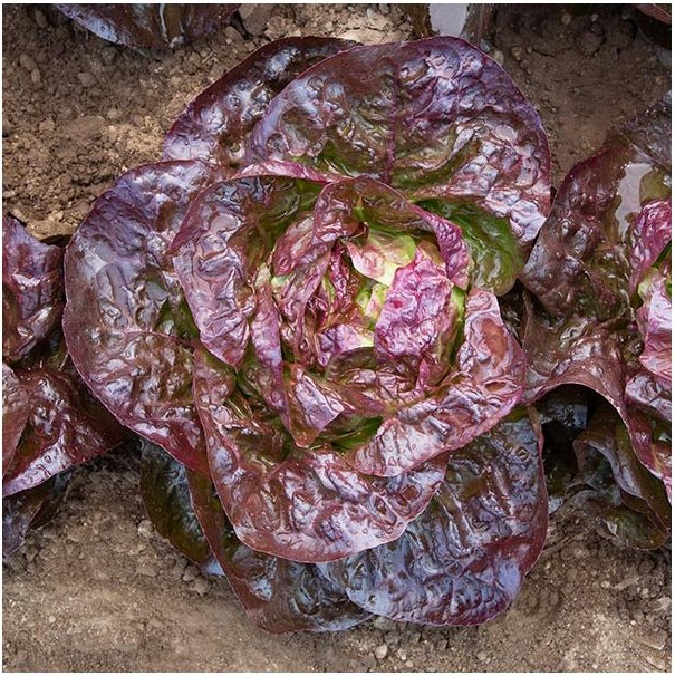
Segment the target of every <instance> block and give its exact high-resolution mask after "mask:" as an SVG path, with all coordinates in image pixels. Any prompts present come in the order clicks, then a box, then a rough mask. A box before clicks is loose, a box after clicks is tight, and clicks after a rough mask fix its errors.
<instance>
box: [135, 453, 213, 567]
mask: <svg viewBox="0 0 675 675" xmlns="http://www.w3.org/2000/svg"><path fill="white" fill-rule="evenodd" d="M140 487H141V495H142V496H143V503H144V504H145V510H146V512H147V514H148V517H149V518H150V520H151V521H152V524H153V525H154V526H155V529H156V530H157V531H158V532H159V533H160V534H161V535H162V536H163V537H165V538H166V539H168V540H169V541H170V542H171V544H172V545H173V546H174V548H176V549H177V550H178V551H180V552H181V553H182V554H183V555H184V556H186V557H187V558H189V559H190V560H192V561H193V562H194V563H196V564H197V565H202V566H205V565H208V563H209V562H210V560H211V559H212V557H213V556H212V555H211V548H210V546H209V543H208V541H207V540H206V538H205V537H204V532H203V531H202V528H201V525H200V524H199V521H198V520H197V517H196V515H195V512H194V509H193V506H192V498H191V495H190V490H189V487H188V478H187V469H186V468H185V467H184V466H183V465H182V464H180V463H179V462H177V461H176V460H175V459H174V458H173V457H172V456H171V455H169V454H168V453H166V452H165V451H164V450H162V448H160V447H159V446H157V445H154V444H153V443H150V442H148V441H145V442H144V443H143V459H142V463H141V482H140Z"/></svg>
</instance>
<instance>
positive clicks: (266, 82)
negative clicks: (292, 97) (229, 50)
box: [164, 37, 356, 167]
mask: <svg viewBox="0 0 675 675" xmlns="http://www.w3.org/2000/svg"><path fill="white" fill-rule="evenodd" d="M354 44H356V43H354V42H350V41H348V40H336V39H333V38H318V37H309V38H299V37H294V38H286V39H283V40H276V41H275V42H272V43H270V44H268V45H265V46H264V47H261V48H260V49H258V50H257V51H256V52H254V53H253V54H251V56H249V57H248V58H247V59H245V60H244V61H242V62H241V63H240V64H239V65H238V66H236V67H235V68H233V69H232V70H229V71H228V72H227V73H225V74H224V75H223V76H222V77H221V78H220V79H219V80H217V81H216V82H214V83H213V84H212V85H211V86H210V87H208V88H206V89H205V90H204V91H203V92H202V93H201V94H199V96H197V98H195V99H194V101H192V103H190V105H188V107H187V108H186V109H185V110H184V111H183V112H182V113H181V114H180V115H179V116H178V118H177V119H176V121H175V122H174V124H173V126H172V127H171V130H170V131H169V133H168V134H167V136H166V138H165V139H164V159H167V160H170V159H174V160H175V159H202V160H205V161H209V162H215V163H217V164H224V165H226V166H232V167H239V166H241V165H242V163H243V159H244V145H245V142H246V140H247V138H248V136H249V134H250V132H251V130H252V129H253V127H254V126H255V124H256V122H257V121H258V120H259V119H260V118H261V117H262V116H263V115H264V113H265V111H266V109H267V106H268V104H269V102H270V101H271V100H272V98H273V97H274V96H275V95H276V94H278V93H279V92H280V91H281V90H282V89H283V88H284V87H285V86H286V85H288V84H289V83H290V82H291V81H292V80H293V79H294V78H295V77H297V76H298V75H300V73H302V72H303V71H304V70H306V69H307V68H309V67H310V66H311V65H313V64H315V63H317V62H318V61H320V60H322V59H324V58H326V57H327V56H333V55H334V54H336V53H337V52H338V51H340V50H342V49H347V48H349V47H351V46H353V45H354Z"/></svg>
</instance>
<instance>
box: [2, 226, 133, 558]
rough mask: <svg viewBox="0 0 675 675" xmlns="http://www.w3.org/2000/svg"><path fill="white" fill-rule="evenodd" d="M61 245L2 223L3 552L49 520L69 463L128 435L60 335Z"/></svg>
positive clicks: (13, 546)
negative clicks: (90, 387) (91, 386)
mask: <svg viewBox="0 0 675 675" xmlns="http://www.w3.org/2000/svg"><path fill="white" fill-rule="evenodd" d="M63 291H64V289H63V249H62V248H60V247H59V246H55V245H51V244H46V243H42V242H39V241H37V240H36V239H34V238H33V237H31V236H30V235H29V234H28V232H26V230H25V228H24V227H23V225H21V223H19V222H18V221H17V220H15V219H14V218H11V217H4V218H3V221H2V497H3V500H2V511H3V514H2V541H3V546H2V552H3V555H5V556H7V555H9V554H11V553H12V552H13V551H15V550H16V549H17V548H18V547H19V546H20V545H21V543H22V542H23V541H24V539H25V536H26V532H27V531H28V529H29V528H30V527H35V526H37V525H39V524H42V523H44V522H45V521H46V519H47V516H48V515H49V514H51V513H52V512H53V511H54V509H55V507H56V505H57V504H58V501H59V500H60V499H61V497H62V495H63V493H64V491H65V488H66V486H67V484H68V479H69V472H70V469H71V468H72V467H74V466H76V465H78V464H81V463H82V462H85V461H87V460H89V459H91V458H93V457H95V456H97V455H99V454H101V453H103V452H105V451H107V450H108V449H110V448H111V447H113V446H114V445H116V444H118V443H120V442H121V441H122V440H124V438H125V437H126V436H127V432H126V430H124V429H123V428H122V427H121V426H120V425H119V424H117V422H116V421H115V420H114V419H113V418H112V416H111V415H110V414H109V413H108V412H107V411H106V410H105V409H103V408H102V406H101V405H100V404H99V403H98V401H96V399H94V398H93V397H92V396H91V394H89V392H88V391H87V390H86V387H85V386H84V384H83V383H82V381H81V380H80V378H79V376H78V375H77V371H76V370H75V369H74V367H73V365H72V362H71V360H70V358H69V356H68V355H67V353H66V348H65V342H64V340H63V335H62V333H61V328H60V322H61V315H62V312H63V307H64V293H63Z"/></svg>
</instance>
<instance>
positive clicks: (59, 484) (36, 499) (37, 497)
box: [2, 473, 70, 558]
mask: <svg viewBox="0 0 675 675" xmlns="http://www.w3.org/2000/svg"><path fill="white" fill-rule="evenodd" d="M69 481H70V474H69V473H60V474H58V475H57V476H53V477H52V478H50V479H49V480H48V481H45V482H44V483H40V484H39V485H38V486H36V487H34V488H31V489H30V490H25V491H24V492H19V493H18V494H15V495H12V496H11V497H4V498H3V500H2V557H3V558H8V557H9V556H10V555H12V553H14V552H15V551H16V550H17V549H18V548H19V547H20V546H21V545H22V544H23V543H24V541H25V540H26V535H27V534H28V530H30V529H34V528H37V527H41V526H42V525H43V524H45V523H46V522H47V521H48V520H50V519H51V517H52V516H53V514H54V513H55V512H56V509H57V508H58V506H59V503H60V502H61V499H62V498H63V497H64V495H65V493H66V489H67V487H68V482H69Z"/></svg>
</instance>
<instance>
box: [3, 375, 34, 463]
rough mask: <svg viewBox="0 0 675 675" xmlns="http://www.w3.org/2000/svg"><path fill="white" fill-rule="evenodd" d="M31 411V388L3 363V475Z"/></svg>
mask: <svg viewBox="0 0 675 675" xmlns="http://www.w3.org/2000/svg"><path fill="white" fill-rule="evenodd" d="M30 411H31V401H30V398H29V390H28V389H27V387H26V386H25V385H24V384H22V383H21V381H20V380H19V378H18V377H17V376H16V375H15V374H14V372H13V371H12V369H11V368H10V367H9V366H8V365H7V364H6V363H3V364H2V475H3V476H4V475H5V473H7V470H8V469H9V466H10V462H11V460H12V457H13V456H14V453H15V452H16V449H17V447H18V445H19V440H20V439H21V434H23V432H24V429H25V428H26V424H27V423H28V418H29V416H30Z"/></svg>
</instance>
